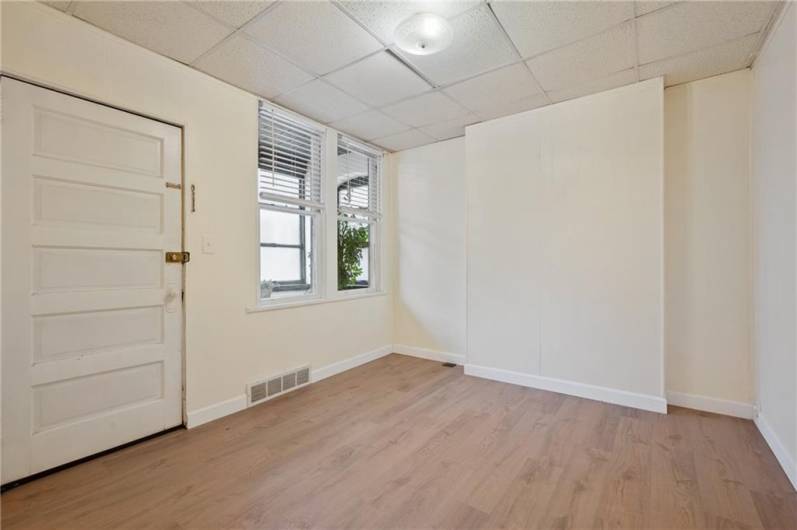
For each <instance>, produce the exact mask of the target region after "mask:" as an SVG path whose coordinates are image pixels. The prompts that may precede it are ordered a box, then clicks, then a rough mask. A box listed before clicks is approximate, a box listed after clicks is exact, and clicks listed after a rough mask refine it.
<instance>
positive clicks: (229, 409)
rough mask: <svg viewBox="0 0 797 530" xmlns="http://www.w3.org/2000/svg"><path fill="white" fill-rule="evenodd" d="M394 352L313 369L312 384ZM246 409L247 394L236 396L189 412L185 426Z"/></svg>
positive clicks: (369, 354) (380, 351)
mask: <svg viewBox="0 0 797 530" xmlns="http://www.w3.org/2000/svg"><path fill="white" fill-rule="evenodd" d="M392 352H393V346H392V345H391V346H383V347H381V348H378V349H376V350H373V351H370V352H366V353H363V354H360V355H355V356H354V357H349V358H348V359H344V360H342V361H338V362H336V363H332V364H328V365H327V366H323V367H321V368H317V369H311V370H310V383H315V382H316V381H321V380H322V379H326V378H327V377H331V376H333V375H336V374H339V373H341V372H345V371H346V370H351V369H352V368H355V367H357V366H360V365H361V364H365V363H367V362H371V361H373V360H375V359H379V358H380V357H384V356H385V355H388V354H390V353H392ZM259 404H260V402H258V403H256V405H259ZM245 408H247V399H246V394H242V395H240V396H235V397H234V398H230V399H227V400H225V401H220V402H219V403H214V404H213V405H209V406H207V407H204V408H201V409H198V410H195V411H192V412H189V413H188V414H187V421H186V425H185V426H186V427H187V428H189V429H193V428H194V427H198V426H200V425H202V424H203V423H207V422H209V421H213V420H217V419H219V418H223V417H224V416H229V415H230V414H235V413H236V412H239V411H241V410H244V409H245Z"/></svg>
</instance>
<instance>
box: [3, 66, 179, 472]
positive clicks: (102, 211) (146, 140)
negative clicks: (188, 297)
mask: <svg viewBox="0 0 797 530" xmlns="http://www.w3.org/2000/svg"><path fill="white" fill-rule="evenodd" d="M1 88H2V118H1V119H2V190H1V193H2V385H3V386H2V482H3V483H7V482H9V481H11V480H15V479H18V478H21V477H25V476H28V475H31V474H34V473H37V472H40V471H43V470H46V469H49V468H52V467H55V466H58V465H60V464H64V463H66V462H70V461H73V460H76V459H79V458H82V457H84V456H87V455H91V454H94V453H97V452H99V451H103V450H105V449H109V448H112V447H115V446H118V445H120V444H124V443H126V442H129V441H132V440H135V439H137V438H141V437H143V436H146V435H148V434H152V433H156V432H158V431H161V430H164V429H167V428H169V427H173V426H175V425H179V424H180V423H181V422H182V361H181V359H182V318H183V308H182V294H181V293H182V274H183V271H182V268H183V267H182V265H180V264H172V263H165V259H164V253H165V252H166V251H179V250H180V249H181V241H182V237H181V232H182V227H181V203H182V201H181V192H180V183H181V176H180V175H181V167H180V165H181V162H180V160H181V147H180V142H181V131H180V129H179V128H176V127H173V126H171V125H166V124H163V123H160V122H157V121H153V120H149V119H146V118H142V117H140V116H136V115H133V114H129V113H126V112H122V111H119V110H115V109H111V108H108V107H105V106H102V105H97V104H94V103H90V102H88V101H84V100H81V99H77V98H73V97H70V96H66V95H63V94H60V93H57V92H53V91H49V90H45V89H42V88H38V87H35V86H32V85H28V84H26V83H22V82H19V81H16V80H13V79H9V78H3V80H2V85H1Z"/></svg>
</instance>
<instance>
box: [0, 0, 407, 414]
mask: <svg viewBox="0 0 797 530" xmlns="http://www.w3.org/2000/svg"><path fill="white" fill-rule="evenodd" d="M2 10H3V17H2V18H3V21H2V24H3V25H2V68H3V70H4V71H5V72H7V73H11V74H16V75H19V76H22V77H25V78H28V79H31V80H34V81H38V82H41V83H43V84H45V85H49V86H54V87H57V88H60V89H64V90H68V91H71V92H74V93H77V94H79V95H82V96H85V97H89V98H93V99H96V100H98V101H102V102H105V103H108V104H112V105H116V106H119V107H122V108H125V109H130V110H132V111H135V112H138V113H142V114H145V115H149V116H152V117H155V118H158V119H161V120H165V121H169V122H172V123H176V124H180V125H182V126H183V127H184V152H185V167H184V172H185V173H184V174H185V184H186V186H190V185H191V184H194V185H196V188H197V211H196V213H193V214H192V213H188V214H186V223H185V238H186V239H185V246H186V248H187V250H189V251H191V254H192V260H191V263H190V264H189V265H188V266H187V275H186V389H187V409H188V412H189V413H191V412H192V411H196V410H198V409H200V408H203V407H206V406H209V405H213V404H216V403H219V402H223V401H225V400H230V399H235V398H239V397H240V396H242V395H243V394H244V391H245V385H246V383H248V382H251V381H254V380H256V379H259V378H261V377H263V376H267V375H270V374H273V373H275V372H279V371H282V370H286V369H289V368H292V367H296V366H300V365H303V364H310V365H311V366H312V367H313V368H314V369H315V368H320V367H323V366H326V365H329V364H330V363H334V362H337V361H340V360H342V359H346V358H349V357H352V356H354V355H357V354H362V353H366V352H369V351H372V350H374V349H377V348H380V347H383V346H386V345H388V344H390V343H391V342H392V320H393V316H392V307H393V305H392V300H391V299H390V297H389V296H375V297H370V298H363V299H359V300H348V301H338V302H333V303H324V304H318V305H311V306H305V307H302V308H295V309H282V310H278V311H268V312H259V313H248V312H247V311H246V309H247V307H251V306H252V305H253V304H254V296H255V295H254V293H255V288H254V285H255V282H256V278H257V271H256V270H255V268H256V266H255V263H256V260H255V252H256V250H257V249H256V223H255V219H256V216H255V214H256V202H255V196H254V189H255V178H256V164H257V153H256V149H257V143H256V142H257V99H256V97H255V96H253V95H251V94H248V93H246V92H243V91H241V90H239V89H237V88H234V87H231V86H229V85H227V84H224V83H222V82H219V81H217V80H215V79H213V78H211V77H209V76H206V75H204V74H201V73H199V72H196V71H194V70H191V69H189V68H188V67H185V66H183V65H180V64H179V63H177V62H175V61H172V60H169V59H166V58H164V57H161V56H158V55H156V54H154V53H152V52H149V51H147V50H144V49H143V48H140V47H138V46H135V45H133V44H130V43H128V42H125V41H123V40H121V39H118V38H116V37H114V36H112V35H110V34H107V33H105V32H103V31H100V30H98V29H96V28H94V27H92V26H90V25H88V24H85V23H83V22H80V21H79V20H77V19H74V18H71V17H67V16H65V15H63V14H61V13H59V12H57V11H56V10H54V9H50V8H48V7H44V6H42V5H37V4H35V3H28V2H25V3H8V2H3V3H2ZM386 188H389V186H386ZM385 202H386V203H387V204H388V205H389V204H390V203H391V201H390V200H386V201H385ZM387 214H388V215H387V219H388V223H389V219H390V216H389V212H387ZM203 234H204V235H209V236H210V237H212V239H213V240H214V242H215V246H216V249H215V254H213V255H208V254H202V252H201V238H202V235H203ZM333 241H334V239H333ZM389 250H390V249H388V251H389ZM388 263H389V262H388ZM386 265H387V263H386ZM386 276H387V277H388V278H389V277H390V273H389V271H386ZM333 278H334V277H333Z"/></svg>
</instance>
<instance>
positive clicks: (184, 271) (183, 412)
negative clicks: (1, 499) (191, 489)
mask: <svg viewBox="0 0 797 530" xmlns="http://www.w3.org/2000/svg"><path fill="white" fill-rule="evenodd" d="M3 78H9V79H13V80H15V81H18V82H21V83H25V84H27V85H31V86H35V87H38V88H42V89H44V90H49V91H51V92H57V93H59V94H63V95H65V96H69V97H73V98H77V99H80V100H83V101H87V102H89V103H93V104H95V105H101V106H103V107H107V108H110V109H114V110H118V111H121V112H125V113H127V114H132V115H134V116H139V117H141V118H145V119H148V120H153V121H157V122H159V123H163V124H165V125H169V126H171V127H176V128H177V129H179V130H180V215H179V219H180V249H179V250H180V251H182V252H185V225H186V222H187V216H186V208H185V205H186V192H187V189H186V188H187V186H186V183H185V181H186V179H185V127H184V126H183V125H182V124H179V123H174V122H171V121H169V120H164V119H161V118H158V117H155V116H153V115H151V114H147V113H143V112H138V111H135V110H132V109H130V108H125V107H119V106H117V105H112V104H110V103H106V102H104V101H100V100H98V99H95V98H92V97H90V96H84V95H82V94H80V93H78V92H74V91H72V90H69V89H65V88H61V87H58V86H56V85H52V84H48V83H46V82H41V81H36V80H33V79H30V78H27V77H25V76H20V75H16V74H14V73H10V72H8V71H5V70H0V81H2V79H3ZM1 122H2V109H1V108H0V123H1ZM180 266H181V267H182V285H181V286H180V287H181V296H182V304H180V305H181V309H180V310H181V311H182V329H181V330H180V339H181V347H180V393H181V399H180V409H181V417H182V427H183V428H185V427H186V426H187V425H188V411H187V409H186V394H187V382H186V323H185V321H186V310H185V307H186V297H185V286H186V280H185V279H186V274H187V272H188V268H187V267H186V266H185V263H183V264H180ZM0 333H1V331H0ZM161 432H168V430H166V431H161ZM157 434H160V433H155V434H154V435H150V436H155V435H157ZM150 436H147V437H144V438H140V439H138V440H134V441H132V442H128V443H127V444H123V445H121V446H119V447H116V448H111V449H108V450H106V451H102V452H100V453H97V454H96V455H90V456H88V457H85V458H82V459H79V460H76V461H75V462H70V463H67V464H64V465H65V466H69V465H73V464H76V463H80V462H82V461H85V460H86V459H89V458H93V457H95V456H99V455H101V454H105V453H106V452H108V451H113V450H115V449H118V448H121V447H125V446H127V445H130V444H132V443H136V442H138V441H141V440H146V439H148V438H149V437H150ZM61 467H62V466H58V467H56V468H53V469H52V470H48V471H43V472H42V473H45V474H46V473H50V472H53V471H55V470H58V469H61ZM38 475H40V473H37V474H34V475H31V476H30V477H26V478H27V479H29V478H32V477H36V476H38ZM23 480H25V479H23ZM15 482H16V481H15Z"/></svg>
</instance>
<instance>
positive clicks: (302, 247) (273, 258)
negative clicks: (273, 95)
mask: <svg viewBox="0 0 797 530" xmlns="http://www.w3.org/2000/svg"><path fill="white" fill-rule="evenodd" d="M323 143H324V130H323V129H320V128H316V127H314V126H312V125H309V124H306V123H303V122H300V121H298V120H296V119H295V118H293V117H292V116H290V115H289V114H288V113H286V112H282V111H280V110H279V109H276V108H274V107H271V106H270V105H268V104H267V103H264V102H262V101H261V102H260V107H259V135H258V203H259V206H260V214H259V215H260V223H259V227H260V228H259V234H260V236H259V240H260V252H259V261H260V287H259V295H260V299H261V301H268V300H273V299H280V298H287V297H295V296H310V295H315V294H317V293H318V292H319V290H318V280H317V278H318V274H317V269H318V261H319V260H318V252H317V248H318V245H317V240H318V230H319V219H320V218H321V215H322V214H323V211H324V204H323V199H322V198H323V193H322V189H323V188H322V172H321V167H322V160H321V153H322V152H323Z"/></svg>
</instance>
